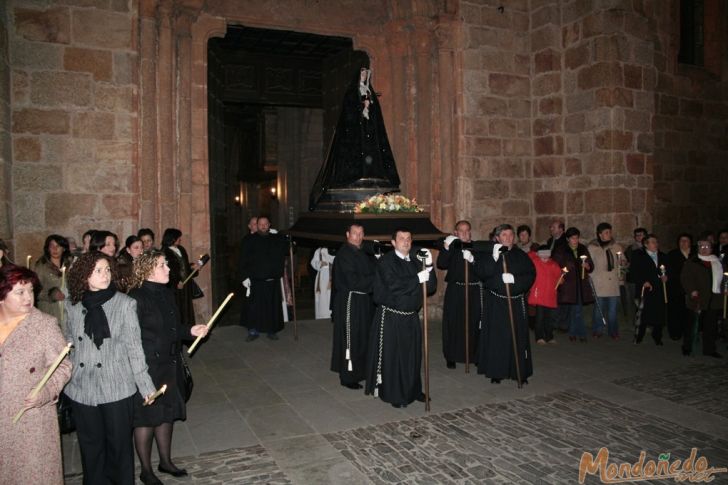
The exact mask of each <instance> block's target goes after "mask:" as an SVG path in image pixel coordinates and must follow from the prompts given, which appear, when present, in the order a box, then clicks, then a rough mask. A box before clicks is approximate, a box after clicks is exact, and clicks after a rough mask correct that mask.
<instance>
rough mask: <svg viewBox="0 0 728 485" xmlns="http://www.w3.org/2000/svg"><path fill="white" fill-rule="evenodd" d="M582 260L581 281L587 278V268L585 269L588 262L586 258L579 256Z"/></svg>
mask: <svg viewBox="0 0 728 485" xmlns="http://www.w3.org/2000/svg"><path fill="white" fill-rule="evenodd" d="M579 257H580V258H581V279H584V278H586V268H585V267H584V263H585V262H586V256H585V255H583V254H582V255H581V256H579Z"/></svg>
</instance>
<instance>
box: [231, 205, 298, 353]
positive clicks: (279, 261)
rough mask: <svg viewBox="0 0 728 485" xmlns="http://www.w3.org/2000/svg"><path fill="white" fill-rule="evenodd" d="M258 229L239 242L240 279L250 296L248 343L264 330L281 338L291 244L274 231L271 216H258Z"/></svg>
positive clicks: (247, 323) (247, 306)
mask: <svg viewBox="0 0 728 485" xmlns="http://www.w3.org/2000/svg"><path fill="white" fill-rule="evenodd" d="M257 229H258V231H257V232H256V233H255V234H251V235H250V236H249V237H245V238H244V239H243V242H242V243H241V245H240V272H241V275H240V279H241V280H242V282H243V286H244V287H245V289H246V297H247V298H248V300H247V305H245V307H246V310H247V317H246V319H245V321H244V322H243V325H244V326H246V327H248V338H247V339H246V341H247V342H252V341H253V340H255V339H257V338H258V336H259V335H260V333H262V332H264V333H267V334H268V338H270V339H271V340H278V335H276V333H277V332H279V331H281V330H282V329H283V307H282V305H281V301H282V296H281V284H280V279H281V277H282V276H283V266H284V264H285V260H286V253H287V250H288V247H287V244H286V240H285V239H284V238H283V237H282V236H280V235H278V234H271V232H270V219H268V217H266V216H259V217H258V227H257Z"/></svg>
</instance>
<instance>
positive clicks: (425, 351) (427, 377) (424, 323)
mask: <svg viewBox="0 0 728 485" xmlns="http://www.w3.org/2000/svg"><path fill="white" fill-rule="evenodd" d="M418 259H420V258H419V257H418ZM421 260H422V271H427V257H426V256H425V257H422V258H421ZM422 347H423V352H422V353H423V354H424V357H425V362H424V364H425V412H428V413H429V412H430V353H429V349H430V344H429V341H428V338H427V282H426V281H425V282H424V283H422Z"/></svg>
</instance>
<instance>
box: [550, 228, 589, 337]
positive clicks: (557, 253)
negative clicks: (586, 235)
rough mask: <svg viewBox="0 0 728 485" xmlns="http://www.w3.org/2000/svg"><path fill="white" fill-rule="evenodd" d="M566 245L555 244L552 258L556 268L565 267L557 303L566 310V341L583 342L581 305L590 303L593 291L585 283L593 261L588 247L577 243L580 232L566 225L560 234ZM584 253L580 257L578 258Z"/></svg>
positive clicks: (587, 283)
mask: <svg viewBox="0 0 728 485" xmlns="http://www.w3.org/2000/svg"><path fill="white" fill-rule="evenodd" d="M564 234H565V237H566V241H567V244H566V245H563V246H557V247H556V249H554V252H553V254H552V258H553V260H554V261H556V262H557V263H558V264H559V266H560V267H562V268H566V269H567V270H568V273H564V279H563V280H562V283H561V284H560V285H559V289H558V299H559V306H560V307H561V306H563V307H565V308H567V309H568V312H565V313H567V314H568V320H569V330H568V334H569V340H570V341H571V342H575V341H576V339H577V338H578V339H579V341H580V342H586V341H587V339H586V324H585V323H584V315H583V305H589V304H591V303H594V292H593V291H592V289H591V285H590V284H589V278H590V274H591V272H592V271H593V270H594V261H592V259H591V255H590V254H589V250H588V249H587V247H586V246H584V245H583V244H581V243H580V242H579V238H580V237H581V232H579V229H577V228H575V227H570V228H568V229H567V230H566V232H565V233H564ZM582 256H584V258H582Z"/></svg>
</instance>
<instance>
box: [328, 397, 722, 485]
mask: <svg viewBox="0 0 728 485" xmlns="http://www.w3.org/2000/svg"><path fill="white" fill-rule="evenodd" d="M617 417H618V419H616V418H617ZM326 438H327V439H328V440H329V441H330V442H331V443H332V444H333V445H334V447H335V448H336V449H338V450H339V451H340V452H341V453H342V455H343V456H345V457H346V458H347V459H348V460H350V461H351V462H353V463H354V464H355V465H356V467H357V468H358V469H359V470H360V471H361V472H362V473H364V474H366V475H367V476H368V477H369V479H370V480H371V481H372V482H374V483H375V484H410V483H411V484H430V483H431V484H461V483H473V484H475V483H549V484H551V483H553V484H562V483H575V482H576V481H577V477H578V463H579V460H580V457H581V454H582V453H583V452H584V451H588V452H591V453H592V454H594V455H596V453H597V451H598V450H599V448H601V447H603V446H606V447H608V449H609V452H610V460H611V462H629V463H634V462H635V461H636V460H637V458H638V457H639V454H640V451H642V450H645V451H646V452H647V453H648V459H649V458H652V459H655V460H656V459H657V454H658V453H665V452H669V453H671V454H672V455H673V456H674V457H678V456H679V457H683V458H687V457H688V455H689V453H690V449H691V447H693V446H699V447H700V453H701V454H702V456H705V457H706V458H707V459H708V461H709V463H710V464H712V465H714V466H718V465H721V466H725V465H726V462H728V441H726V440H724V439H719V438H716V437H711V436H707V435H705V434H703V433H700V432H696V431H691V430H689V429H686V428H682V427H679V426H675V425H673V424H671V423H669V422H666V421H664V420H662V419H659V418H655V417H651V416H649V415H646V414H644V413H642V412H640V411H636V410H632V409H628V408H625V407H621V406H617V405H615V404H613V403H610V402H608V401H604V400H601V399H596V398H593V397H591V396H589V395H586V394H584V393H582V392H578V391H573V390H567V391H561V392H557V393H553V394H550V395H546V396H539V397H533V398H528V399H522V400H521V399H519V400H515V401H511V402H507V403H500V404H491V405H485V406H478V407H476V408H470V409H463V410H459V411H456V412H452V413H443V414H440V415H434V416H427V417H424V418H418V419H411V420H406V421H400V422H396V423H388V424H384V425H380V426H370V427H366V428H360V429H356V430H352V431H345V432H340V433H331V434H328V435H326ZM726 481H728V474H723V475H722V476H716V482H715V483H721V482H722V483H725V482H726ZM598 482H599V481H598V479H597V478H596V477H591V478H590V479H588V480H587V483H598ZM642 483H653V482H642ZM654 483H658V482H654ZM663 483H664V482H663Z"/></svg>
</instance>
